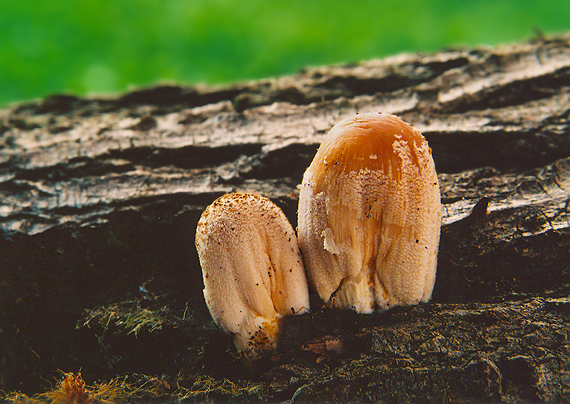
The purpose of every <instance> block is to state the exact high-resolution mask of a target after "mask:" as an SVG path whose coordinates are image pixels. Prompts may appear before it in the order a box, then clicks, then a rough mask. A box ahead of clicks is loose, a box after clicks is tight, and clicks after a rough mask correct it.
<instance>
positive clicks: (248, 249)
mask: <svg viewBox="0 0 570 404" xmlns="http://www.w3.org/2000/svg"><path fill="white" fill-rule="evenodd" d="M196 248H197V250H198V255H199V257H200V264H201V266H202V274H203V279H204V297H205V299H206V304H207V306H208V309H209V310H210V313H211V315H212V318H213V319H214V321H215V323H216V324H217V325H218V326H220V327H221V328H222V329H223V330H225V331H226V332H228V333H231V334H232V335H233V337H234V342H235V344H236V347H237V348H238V350H240V351H243V352H244V353H245V354H246V356H249V357H255V356H257V355H258V354H259V353H260V352H261V351H264V350H267V349H272V348H275V346H276V342H277V336H278V333H279V328H280V323H281V319H282V317H283V316H285V315H288V314H301V313H305V312H307V311H308V310H309V293H308V287H307V279H306V276H305V271H304V268H303V263H302V257H301V254H300V252H299V247H298V244H297V237H296V236H295V232H294V230H293V228H292V226H291V224H290V223H289V221H288V220H287V218H286V217H285V215H284V214H283V212H282V211H281V209H279V207H277V205H275V204H274V203H273V202H271V200H269V199H267V198H264V197H261V196H259V195H256V194H251V193H235V194H228V195H224V196H222V197H220V198H218V199H217V200H216V201H214V202H213V203H212V204H211V205H210V206H209V207H208V208H207V209H206V210H205V211H204V212H203V214H202V216H201V218H200V220H199V222H198V227H197V229H196Z"/></svg>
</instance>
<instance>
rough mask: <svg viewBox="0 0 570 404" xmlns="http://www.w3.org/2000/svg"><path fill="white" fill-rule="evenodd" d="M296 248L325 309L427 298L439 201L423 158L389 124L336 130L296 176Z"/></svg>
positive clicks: (420, 149) (419, 145)
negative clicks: (299, 180)
mask: <svg viewBox="0 0 570 404" xmlns="http://www.w3.org/2000/svg"><path fill="white" fill-rule="evenodd" d="M298 214H299V224H298V236H299V245H300V247H301V251H302V254H303V258H304V262H305V267H306V270H307V274H308V277H309V281H310V282H311V283H312V285H313V286H314V287H315V289H316V291H317V292H318V294H319V296H320V297H321V299H322V300H323V301H324V302H328V304H330V305H331V306H334V307H339V308H351V309H354V310H356V311H357V312H360V313H371V312H373V311H374V310H382V309H387V308H390V307H393V306H397V305H412V304H417V303H419V302H425V301H427V300H429V299H430V297H431V293H432V290H433V285H434V282H435V272H436V265H437V252H438V244H439V233H440V225H441V202H440V193H439V186H438V181H437V175H436V171H435V166H434V162H433V159H432V156H431V150H430V148H429V146H428V143H427V141H426V139H425V138H424V137H423V136H422V134H421V133H420V132H419V131H417V130H416V129H414V128H413V127H411V126H410V125H409V124H407V123H405V122H403V121H402V120H400V119H399V118H397V117H396V116H393V115H390V114H384V113H368V114H360V115H356V116H354V117H352V118H348V119H345V120H343V121H341V122H340V123H338V124H337V125H335V126H334V127H333V128H332V129H331V131H330V132H329V133H328V135H327V136H326V137H325V139H324V140H323V142H322V143H321V145H320V147H319V150H318V151H317V153H316V155H315V157H314V159H313V161H312V163H311V165H310V166H309V168H308V169H307V171H306V172H305V175H304V177H303V183H302V186H301V192H300V199H299V212H298Z"/></svg>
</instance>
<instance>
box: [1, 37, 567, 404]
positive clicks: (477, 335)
mask: <svg viewBox="0 0 570 404" xmlns="http://www.w3.org/2000/svg"><path fill="white" fill-rule="evenodd" d="M569 45H570V37H568V36H564V37H559V38H553V39H539V40H536V41H533V42H530V43H524V44H516V45H510V46H500V47H495V48H481V49H470V50H450V51H445V52H441V53H436V54H429V55H423V54H413V55H400V56H396V57H391V58H387V59H383V60H372V61H367V62H362V63H359V64H356V65H343V66H332V67H330V66H329V67H318V68H309V69H306V70H305V71H303V72H300V73H299V74H297V75H294V76H289V77H282V78H278V79H269V80H263V81H256V82H251V83H244V84H241V85H234V86H230V87H221V88H182V87H176V86H162V87H156V88H150V89H145V90H140V91H135V92H132V93H129V94H126V95H124V96H122V97H120V98H113V99H80V98H75V97H71V96H52V97H49V98H46V99H43V100H39V101H37V102H30V103H23V104H18V105H14V106H10V107H7V108H4V109H2V110H0V197H1V199H0V390H3V391H5V392H9V391H15V390H20V391H22V392H23V393H26V394H34V393H36V392H39V391H42V390H44V389H46V388H49V386H50V382H52V381H53V380H54V377H57V371H58V369H59V370H62V371H64V372H78V371H79V370H81V371H82V374H83V377H84V379H85V380H86V381H87V382H88V383H90V384H91V385H92V386H93V385H97V386H100V385H101V383H103V382H104V381H105V380H111V379H113V378H115V377H117V376H119V377H123V379H121V380H123V382H124V384H125V385H129V386H135V385H136V386H139V387H140V389H139V390H132V391H135V392H138V393H136V394H139V395H138V396H137V395H136V394H135V393H134V392H133V393H132V395H131V396H130V397H129V396H128V395H127V396H125V397H124V398H122V399H123V400H125V399H137V400H146V399H151V398H156V397H162V398H167V399H171V400H173V399H176V400H189V401H191V400H222V401H223V400H226V399H229V398H233V399H236V400H244V401H257V400H269V401H287V400H292V401H293V402H312V401H317V402H326V401H330V402H333V401H340V402H351V401H352V402H362V401H375V402H384V401H389V402H392V401H393V402H416V401H438V402H439V401H442V402H443V401H501V400H502V401H520V400H522V401H543V400H544V401H569V400H570V343H569V331H570V327H569V326H568V325H569V323H568V321H569V317H570V299H568V296H569V294H570V207H569V206H570V135H569V134H570V123H569V116H570V95H569V94H570V92H569V90H570V46H569ZM359 111H362V112H369V111H384V112H389V113H393V114H397V115H399V116H400V117H401V118H402V119H404V120H405V121H407V122H409V123H411V124H412V125H414V126H415V127H417V128H418V129H419V130H420V131H421V132H422V133H423V134H424V135H425V137H426V138H427V139H428V141H429V143H430V146H431V148H432V151H433V156H434V160H435V163H436V167H437V169H438V173H439V180H440V187H441V194H442V201H443V203H444V224H443V227H442V237H441V244H440V253H439V264H438V274H437V280H436V286H435V290H434V294H433V298H432V300H431V302H430V303H428V304H422V305H420V306H415V307H406V308H397V309H394V310H390V311H388V312H384V313H377V314H374V315H358V314H355V313H352V312H342V311H336V310H329V309H327V308H320V309H319V302H318V300H317V299H316V298H315V299H313V300H314V302H313V303H314V304H313V308H314V310H313V312H312V313H310V314H307V315H303V316H296V317H291V318H288V319H287V321H286V327H285V331H284V333H283V338H282V341H281V345H280V349H279V351H278V352H277V353H276V354H275V355H274V356H273V357H272V358H265V359H263V360H260V361H258V362H257V363H254V364H248V363H245V362H244V361H243V360H241V359H239V358H237V355H236V353H235V351H234V348H233V347H232V344H231V340H230V338H229V337H228V336H226V335H224V334H223V333H222V332H221V331H220V330H218V329H216V328H215V327H214V326H213V324H212V323H211V319H210V317H209V314H208V312H207V310H206V308H205V304H204V301H203V296H202V280H201V270H200V267H199V263H198V259H197V255H196V252H195V248H194V245H193V241H194V231H195V228H196V223H197V221H198V218H199V215H200V214H201V212H202V211H203V210H204V209H205V207H206V206H207V205H209V204H210V203H211V202H212V201H213V200H214V199H215V198H216V197H218V196H220V195H222V194H224V193H227V192H232V191H254V192H257V193H260V194H262V195H264V196H268V197H270V198H272V199H273V200H274V201H275V202H276V203H277V204H278V205H279V206H280V207H281V208H282V209H283V210H284V212H285V213H286V215H287V216H288V217H289V219H290V220H291V222H292V223H293V225H294V226H295V225H296V217H295V215H296V209H297V196H296V192H297V186H298V184H299V183H300V181H301V178H302V174H303V172H304V170H305V168H306V167H307V166H308V165H309V163H310V161H311V160H312V158H313V155H314V153H315V151H316V149H317V147H318V145H319V143H320V141H321V139H322V138H323V136H325V134H326V132H327V131H328V130H329V129H330V127H331V126H332V125H334V124H335V123H336V122H337V121H339V120H340V119H341V118H343V117H346V116H349V115H351V114H354V113H356V112H359ZM129 377H130V379H129ZM127 379H128V380H127ZM46 380H47V381H46ZM114 380H117V379H114ZM97 383H99V384H97ZM129 383H130V384H129ZM145 383H146V384H145ZM149 383H150V384H151V385H153V386H155V385H156V386H157V387H156V389H154V390H152V391H151V389H146V390H144V389H142V387H141V386H149ZM153 383H154V384H153ZM93 388H94V387H93ZM130 391H131V390H130ZM99 394H100V396H99V398H101V399H103V398H105V397H104V393H101V392H99ZM6 397H8V398H9V397H12V398H13V397H14V396H13V395H12V396H10V395H8V396H6ZM116 397H118V396H116ZM116 397H115V398H116ZM117 400H118V399H117Z"/></svg>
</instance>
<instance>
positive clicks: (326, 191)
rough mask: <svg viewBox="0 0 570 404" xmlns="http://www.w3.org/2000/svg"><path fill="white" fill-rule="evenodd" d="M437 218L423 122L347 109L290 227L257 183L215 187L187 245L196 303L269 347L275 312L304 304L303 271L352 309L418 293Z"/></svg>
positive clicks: (312, 170) (252, 352) (243, 337)
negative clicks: (200, 282)
mask: <svg viewBox="0 0 570 404" xmlns="http://www.w3.org/2000/svg"><path fill="white" fill-rule="evenodd" d="M440 223H441V202H440V194H439V186H438V181H437V175H436V172H435V166H434V162H433V159H432V156H431V150H430V148H429V146H428V144H427V141H426V140H425V138H424V137H423V136H422V134H421V133H420V132H419V131H417V130H416V129H414V128H412V127H411V126H410V125H408V124H406V123H405V122H403V121H402V120H400V119H399V118H397V117H395V116H393V115H390V114H383V113H379V114H376V113H374V114H373V113H370V114H360V115H356V116H355V117H352V118H348V119H345V120H343V121H341V122H340V123H338V124H337V125H335V126H334V127H333V128H332V129H331V131H330V132H329V134H328V135H327V136H326V137H325V139H324V140H323V142H322V143H321V145H320V147H319V149H318V151H317V153H316V155H315V157H314V159H313V161H312V163H311V165H310V166H309V168H308V169H307V171H306V172H305V175H304V177H303V182H302V185H301V192H300V196H299V210H298V229H297V232H298V238H297V236H296V235H295V231H294V230H293V228H292V226H291V224H290V223H289V221H288V220H287V218H286V217H285V215H284V214H283V212H282V211H281V210H280V209H279V208H278V207H277V206H276V205H275V204H274V203H273V202H271V201H270V200H269V199H267V198H264V197H262V196H259V195H256V194H251V193H234V194H228V195H224V196H222V197H220V198H218V199H217V200H216V201H215V202H214V203H213V204H212V205H210V206H209V207H208V208H207V209H206V210H205V211H204V213H203V214H202V216H201V218H200V220H199V222H198V227H197V230H196V247H197V250H198V255H199V257H200V264H201V266H202V272H203V278H204V297H205V299H206V304H207V306H208V309H209V310H210V313H211V315H212V317H213V319H214V321H215V323H216V324H218V326H220V327H221V328H222V329H224V330H225V331H226V332H229V333H231V334H232V335H233V336H234V342H235V344H236V346H237V348H238V350H240V351H242V352H244V353H245V354H246V356H248V357H255V356H257V355H258V354H259V353H260V352H262V351H263V350H266V349H272V348H275V346H276V343H277V336H278V333H279V328H280V322H281V319H282V318H283V316H285V315H288V314H302V313H305V312H307V311H308V310H309V285H308V282H307V278H308V281H309V283H310V284H311V285H312V287H313V288H314V289H315V290H316V291H317V293H318V294H319V296H320V298H321V299H322V300H323V301H324V302H326V303H328V304H329V305H330V306H332V307H337V308H349V309H353V310H355V311H357V312H359V313H372V312H373V311H375V310H383V309H388V308H390V307H393V306H398V305H413V304H417V303H419V302H426V301H428V300H429V298H430V297H431V293H432V290H433V285H434V282H435V272H436V264H437V251H438V244H439V232H440ZM305 270H306V275H305Z"/></svg>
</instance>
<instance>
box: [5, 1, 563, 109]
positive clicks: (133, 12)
mask: <svg viewBox="0 0 570 404" xmlns="http://www.w3.org/2000/svg"><path fill="white" fill-rule="evenodd" d="M568 30H570V1H568V0H439V1H419V0H377V1H372V0H353V1H350V0H343V1H341V0H287V1H285V0H207V1H206V0H0V105H6V104H7V103H10V102H13V101H22V100H28V99H33V98H38V97H42V96H45V95H48V94H53V93H69V94H75V95H108V94H114V93H117V92H123V91H125V90H128V89H132V88H133V87H135V88H137V87H145V86H149V85H152V84H156V83H159V82H170V83H172V82H174V83H180V84H196V83H205V84H221V83H228V82H235V81H244V80H249V79H255V78H261V77H271V76H278V75H283V74H291V73H295V72H296V71H298V70H299V69H301V68H303V67H305V66H310V65H322V64H330V63H339V62H355V61H360V60H365V59H371V58H378V57H384V56H387V55H391V54H396V53H400V52H417V51H424V52H430V51H435V50H439V49H442V48H447V47H455V46H474V45H493V44H498V43H508V42H515V41H522V40H527V39H531V38H533V37H535V36H536V35H537V32H538V33H543V34H557V33H563V32H566V31H568Z"/></svg>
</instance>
